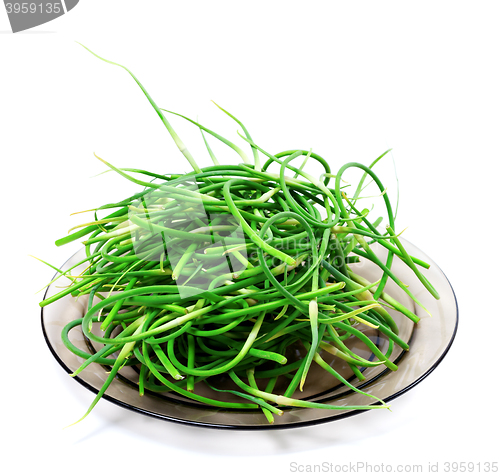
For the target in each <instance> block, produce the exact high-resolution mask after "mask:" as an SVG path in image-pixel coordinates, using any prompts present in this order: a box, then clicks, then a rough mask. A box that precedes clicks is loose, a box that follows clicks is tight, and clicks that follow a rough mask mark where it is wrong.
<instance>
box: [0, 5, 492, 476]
mask: <svg viewBox="0 0 500 476" xmlns="http://www.w3.org/2000/svg"><path fill="white" fill-rule="evenodd" d="M499 17H500V7H499V6H498V3H497V2H488V1H481V2H460V1H455V2H435V1H434V2H425V1H420V2H401V1H399V2H388V1H376V2H374V1H370V2H365V1H357V2H337V1H310V2H307V3H306V2H294V1H287V2H282V1H267V2H262V1H256V0H254V1H252V2H242V1H231V2H229V1H185V2H172V1H168V2H160V1H145V0H143V1H141V2H138V1H135V2H132V1H125V0H120V1H118V0H107V1H106V2H102V1H98V0H82V1H81V2H80V4H79V5H78V6H77V7H76V8H75V9H74V10H72V11H71V12H69V13H68V14H67V15H64V16H63V17H61V18H58V19H57V20H55V21H53V22H51V23H47V24H45V25H41V26H39V27H37V28H34V29H32V30H29V31H27V32H24V33H18V34H12V33H10V25H9V23H8V19H7V15H6V13H5V10H4V9H3V6H0V68H1V70H0V160H1V184H2V195H3V203H2V212H1V215H2V225H1V226H2V234H1V238H0V240H1V252H2V261H1V263H2V267H1V276H2V278H1V279H2V313H1V319H2V321H1V322H2V324H1V335H2V344H1V345H2V357H3V359H2V360H3V372H2V382H1V389H2V391H1V393H0V398H1V408H2V430H3V431H2V433H3V435H4V436H6V437H7V441H6V442H5V441H4V443H2V447H1V451H2V453H3V456H2V458H1V459H0V461H1V463H0V464H1V465H5V466H6V467H7V466H10V465H12V464H13V465H14V467H12V466H10V468H11V469H9V470H8V474H20V473H21V470H26V469H31V471H32V472H31V474H34V471H37V472H38V471H40V470H41V469H42V468H48V469H50V471H51V473H52V474H55V475H59V474H69V472H71V473H72V474H92V473H93V472H96V471H98V472H99V473H100V474H111V473H109V472H110V471H112V472H113V474H120V473H121V474H125V473H127V474H132V472H133V471H139V470H141V474H153V470H154V471H155V474H161V475H164V474H172V472H173V471H175V472H176V473H177V472H180V471H182V474H194V473H195V471H196V472H198V471H203V470H208V469H210V470H211V471H213V472H215V471H217V472H218V473H220V474H232V473H234V472H238V473H240V474H243V475H246V474H252V475H255V474H289V473H290V469H291V466H290V465H291V463H293V462H295V463H297V464H301V465H306V464H321V463H323V462H331V463H335V464H349V463H350V462H357V461H362V462H367V463H369V464H372V465H376V464H381V463H384V464H386V465H387V464H391V465H393V466H395V465H396V464H399V463H403V464H422V465H423V467H424V471H427V468H428V463H429V462H432V463H436V462H439V463H440V464H441V465H443V464H444V463H445V462H446V461H457V462H459V461H467V462H487V461H498V459H499V458H498V449H497V445H496V443H497V442H498V434H497V431H498V430H497V428H498V423H499V418H498V390H499V385H498V377H497V367H498V365H497V359H498V350H497V349H498V335H499V325H498V318H499V317H500V316H499V312H498V304H497V297H498V285H499V281H498V271H497V265H498V263H499V259H498V248H497V242H496V240H497V239H498V233H497V232H498V228H499V227H498V213H499V206H498V205H499V200H498V188H499V187H498V175H499V171H500V170H499V169H500V168H499V165H498V164H499V160H500V140H499V126H500V116H499V111H500V92H499V84H500V69H499V62H498V58H499V49H500V29H499V28H498V23H499ZM75 41H79V42H81V43H83V44H85V45H86V46H88V47H89V48H91V49H93V50H95V51H96V52H97V53H98V54H100V55H102V56H104V57H106V58H109V59H112V60H114V61H117V62H121V63H123V64H125V65H127V66H128V67H129V68H130V69H131V70H132V71H134V72H135V73H136V75H137V76H138V77H139V78H140V79H141V81H142V82H143V84H144V85H145V86H146V88H147V89H148V90H149V92H150V93H151V95H152V96H153V97H154V98H155V99H156V101H157V103H158V104H159V105H160V106H161V107H166V108H169V109H172V110H174V111H178V112H181V113H184V114H186V115H187V116H189V117H192V118H195V119H196V117H199V119H200V121H202V122H204V123H205V124H207V125H208V126H209V127H213V128H214V129H216V130H218V131H221V132H222V134H223V135H227V136H229V137H231V138H236V139H235V140H237V139H238V138H237V135H236V130H237V128H236V125H235V124H234V123H232V122H231V120H230V119H228V118H227V117H224V115H223V114H222V113H220V112H219V111H218V110H217V108H216V107H215V106H213V105H212V103H211V102H210V100H215V101H216V102H218V103H219V104H220V105H221V106H223V107H225V108H227V109H228V110H230V111H231V112H232V113H233V114H235V115H236V116H237V117H238V118H240V119H241V120H243V122H244V123H245V125H246V126H247V127H248V128H249V130H250V132H251V133H252V136H253V137H254V139H255V140H256V141H257V142H258V143H259V144H261V145H262V146H263V147H264V148H266V149H267V150H270V151H272V152H277V151H279V150H284V149H291V148H305V149H309V148H313V150H314V151H315V152H317V153H319V154H321V155H323V156H324V157H326V158H327V159H328V161H329V162H330V164H331V166H332V169H334V170H335V169H338V168H339V167H340V166H341V164H343V163H344V162H346V161H352V160H355V161H359V162H362V163H365V164H369V163H370V162H371V161H372V160H373V159H374V158H376V157H377V156H378V155H380V153H382V152H383V151H384V150H386V149H387V148H389V147H390V148H392V149H393V152H392V156H391V158H390V159H389V160H388V161H387V164H388V165H389V167H388V169H387V170H388V173H389V176H390V172H391V170H392V167H393V164H392V160H394V162H395V164H396V168H397V173H398V177H399V183H400V187H401V194H400V209H399V215H398V230H399V231H401V230H402V229H403V228H405V227H408V229H407V230H406V231H405V232H404V235H403V236H404V237H405V238H407V239H408V240H410V241H411V242H413V243H415V244H416V245H417V246H419V247H420V248H421V249H422V250H424V251H425V252H426V253H427V254H428V255H429V256H431V257H432V258H433V259H434V260H435V261H436V262H437V263H438V264H439V266H440V267H441V268H442V269H443V270H444V272H445V273H446V275H447V276H448V278H449V280H450V282H451V283H452V284H453V286H454V289H455V292H456V294H457V298H458V303H459V307H460V325H459V330H458V334H457V337H456V340H455V343H454V345H453V347H452V348H451V350H450V352H449V354H448V355H447V356H446V358H445V359H444V361H443V362H442V363H441V364H440V365H439V367H438V368H437V369H436V370H435V371H434V372H433V373H432V374H431V375H430V376H429V377H428V378H427V379H425V380H424V381H423V382H422V383H420V384H419V385H418V386H417V387H416V388H414V389H413V390H411V391H410V392H409V393H407V394H405V395H404V396H402V397H400V398H398V399H396V400H395V401H394V402H393V404H392V413H389V412H383V411H372V412H368V413H364V414H361V415H358V416H355V417H352V418H348V419H345V420H342V421H339V422H333V423H329V424H324V425H319V426H316V427H312V428H304V429H296V430H286V431H267V432H251V433H250V432H230V431H215V430H208V429H202V428H192V427H187V426H181V425H176V424H171V423H167V422H162V421H157V420H154V419H150V418H147V417H145V416H142V415H138V414H135V413H132V412H129V411H127V410H124V409H122V408H119V407H116V406H114V405H113V404H111V403H109V402H106V401H104V400H102V401H101V402H100V403H99V404H98V405H97V407H96V408H95V409H94V411H93V412H92V413H91V414H90V416H89V417H88V418H87V419H86V420H84V421H83V422H82V423H80V424H78V425H76V426H73V427H71V428H68V429H65V430H63V427H65V426H66V425H67V424H69V423H71V422H73V421H75V420H76V419H77V418H79V417H80V416H81V415H82V414H83V413H84V412H85V410H86V409H87V407H88V405H89V404H90V402H91V400H92V399H93V394H91V393H90V392H88V391H87V390H86V389H84V388H83V387H81V386H80V385H79V384H78V383H77V382H74V381H72V380H71V378H70V377H68V376H67V375H66V374H65V372H64V371H63V370H62V368H60V367H59V365H58V364H57V363H56V361H55V360H54V359H53V357H52V355H51V354H50V352H49V350H48V349H47V347H46V345H45V342H44V339H43V336H42V333H41V328H40V318H39V313H40V309H39V307H38V302H39V301H40V300H41V296H42V294H41V293H38V294H35V293H36V291H38V290H39V289H40V288H42V287H43V285H44V284H45V283H47V282H48V281H49V280H50V278H51V277H52V274H53V271H52V270H51V269H50V268H47V267H46V266H44V265H43V264H41V263H40V262H38V261H36V260H34V259H33V258H30V257H29V256H28V255H34V256H37V257H39V258H42V259H44V260H47V261H49V262H51V263H53V264H55V265H60V264H62V263H63V262H64V261H65V260H66V258H67V257H69V256H70V255H71V254H73V252H74V251H76V250H77V249H78V248H79V247H80V245H79V244H78V243H75V244H71V245H68V246H66V247H62V248H56V247H55V246H54V244H53V243H54V240H55V239H57V238H60V237H62V236H64V235H65V234H66V233H67V230H68V229H69V228H70V227H71V226H74V225H76V224H78V223H79V222H80V220H81V216H80V217H70V216H69V215H70V213H72V212H75V211H79V210H84V209H87V208H92V207H94V206H98V205H100V204H102V203H105V202H109V201H113V200H115V199H117V198H121V197H126V196H128V195H130V193H128V192H129V191H131V190H136V189H135V188H134V187H133V186H132V187H131V186H130V184H128V182H126V181H125V180H123V179H121V178H119V177H115V176H113V175H112V174H105V175H102V176H98V177H94V178H92V176H94V175H96V174H99V173H100V172H102V171H103V170H105V167H104V165H102V164H101V163H100V162H99V161H98V160H97V159H95V158H94V156H93V153H94V152H95V153H96V154H98V155H100V156H101V157H104V158H105V159H107V160H109V161H110V162H111V163H113V164H115V165H117V166H122V167H127V166H129V167H130V166H132V167H134V166H135V167H139V166H140V167H143V168H145V169H150V170H154V171H158V172H170V171H172V170H176V171H179V170H180V171H182V170H185V171H188V170H189V165H188V164H187V162H185V159H184V158H183V157H182V155H181V154H180V153H179V152H178V151H177V150H176V148H175V145H174V144H173V143H172V140H171V139H170V137H169V136H168V133H167V131H166V130H165V129H164V127H163V125H162V124H161V122H160V121H159V119H158V117H157V116H156V115H155V113H154V111H153V110H152V109H151V107H150V106H149V104H148V103H147V101H146V99H145V98H144V96H143V95H142V93H141V92H140V90H139V89H138V87H137V86H136V84H135V83H134V82H133V80H132V79H131V78H130V77H129V76H128V75H127V73H126V72H125V71H124V70H122V69H120V68H117V67H114V66H111V65H108V64H106V63H103V62H101V61H99V60H97V59H96V58H94V57H93V56H92V55H90V54H89V53H88V52H87V51H85V50H84V49H83V48H82V47H81V46H79V45H78V44H77V43H75ZM172 123H173V124H174V125H175V127H176V129H177V130H178V132H179V134H180V135H181V137H182V138H183V139H184V141H185V142H186V143H188V145H189V146H190V148H191V149H192V152H193V155H195V157H196V158H197V159H199V162H200V164H202V165H206V164H208V160H207V159H206V154H205V153H203V149H202V147H201V145H200V143H199V141H200V136H199V132H198V131H197V130H196V129H193V128H191V127H188V126H187V125H186V124H185V123H183V122H181V121H179V120H172ZM191 144H192V145H191ZM217 150H219V149H217ZM220 151H221V152H220V153H221V154H222V160H224V161H226V162H230V163H237V162H238V160H237V157H235V156H234V154H232V153H226V152H224V149H220ZM224 154H225V155H224ZM203 157H204V158H203ZM381 170H382V169H381ZM389 181H390V180H389ZM389 192H390V193H392V194H394V188H390V189H389ZM491 431H493V433H492V435H491V434H490V432H491ZM140 468H145V469H140ZM304 469H305V468H304ZM6 474H7V473H6Z"/></svg>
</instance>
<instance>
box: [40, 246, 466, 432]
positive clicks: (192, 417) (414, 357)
mask: <svg viewBox="0 0 500 476" xmlns="http://www.w3.org/2000/svg"><path fill="white" fill-rule="evenodd" d="M401 241H403V243H404V245H405V247H406V249H407V251H408V253H409V254H410V255H412V256H415V257H417V258H420V259H423V260H424V261H426V262H427V263H429V264H430V265H431V266H430V268H429V269H428V270H425V269H423V268H421V271H422V273H423V274H424V275H425V276H426V277H427V279H429V281H430V282H431V283H432V284H433V285H434V287H435V288H436V289H437V291H438V292H439V294H440V296H441V299H440V300H435V299H434V298H433V297H432V296H431V295H430V294H429V293H428V292H427V290H426V289H425V288H424V287H423V286H422V284H421V283H420V282H419V281H418V279H417V278H416V277H415V275H414V274H413V272H412V271H411V270H410V269H409V268H408V267H407V266H406V265H405V264H404V263H402V262H401V261H400V260H399V259H397V258H395V259H394V263H393V266H392V269H393V271H394V272H395V274H396V275H397V276H398V277H399V278H400V279H401V281H402V282H403V283H405V284H407V285H408V286H409V288H410V289H411V291H412V292H413V294H414V295H415V296H416V297H417V298H418V299H419V300H420V301H421V302H422V303H423V305H424V306H425V307H426V309H427V310H428V311H429V312H430V314H431V316H429V315H428V314H427V313H426V312H425V311H424V310H422V309H420V308H418V307H415V306H414V305H413V301H411V300H410V299H409V298H408V296H407V295H406V293H404V292H403V291H402V290H401V289H400V288H399V287H397V286H396V285H394V283H392V281H391V280H389V282H388V283H387V286H386V291H387V292H388V293H389V294H390V295H392V296H393V297H395V298H396V299H398V300H399V301H400V302H402V303H403V304H405V305H406V306H407V307H408V308H409V309H410V310H412V311H413V312H414V313H415V314H417V315H418V316H419V317H421V320H420V321H419V323H418V324H416V325H414V324H413V322H412V321H410V320H409V319H408V318H406V317H405V316H403V315H402V314H400V313H398V312H395V311H391V310H389V312H390V313H391V315H392V316H393V318H394V320H395V321H396V323H397V324H398V327H399V329H400V337H402V338H403V339H404V340H405V341H406V342H409V344H410V350H409V351H408V352H405V351H402V350H401V348H400V347H399V346H397V345H395V346H394V350H393V352H392V354H391V358H390V359H391V360H392V361H394V362H396V363H397V365H398V370H397V371H390V370H387V369H386V368H385V367H383V368H382V366H378V367H370V368H368V369H365V371H364V372H363V374H364V376H365V380H364V381H363V382H360V381H359V380H358V379H357V378H355V377H354V376H353V375H352V373H350V369H349V367H346V366H344V365H343V361H340V360H336V359H335V357H333V356H331V355H330V354H326V353H324V354H323V358H324V359H325V360H327V361H328V362H329V363H330V364H331V365H332V366H334V367H335V368H336V369H337V370H338V371H339V372H340V373H341V374H343V376H344V377H345V378H348V379H350V381H351V383H352V384H353V385H354V386H356V387H358V388H363V390H364V391H365V392H368V393H370V394H372V395H374V396H376V397H378V398H381V399H382V400H384V401H385V402H389V401H391V400H393V399H394V398H396V397H398V396H399V395H401V394H403V393H404V392H406V391H408V390H410V389H411V388H413V387H414V386H415V385H416V384H418V383H419V382H421V381H422V380H423V379H424V378H425V377H426V376H427V375H429V374H430V373H431V372H432V371H433V370H434V369H435V368H436V367H437V365H438V364H439V363H440V362H441V360H442V359H443V357H444V356H445V355H446V353H447V352H448V350H449V348H450V346H451V344H452V343H453V339H454V337H455V334H456V330H457V326H458V306H457V302H456V298H455V294H454V292H453V289H452V287H451V285H450V283H449V282H448V280H447V278H446V276H445V275H444V273H443V272H442V271H441V270H440V269H439V267H438V266H437V265H436V264H435V263H434V262H433V261H432V260H431V259H430V258H429V257H428V256H427V255H425V254H424V253H423V252H422V251H420V250H419V249H418V248H417V247H415V246H414V245H412V244H411V243H409V242H407V241H405V240H401ZM373 249H374V251H375V252H376V253H377V255H379V256H380V257H381V258H384V255H386V250H385V248H383V247H381V246H380V245H377V246H375V247H374V248H373ZM82 257H84V250H83V249H82V250H81V251H79V252H78V253H76V254H75V255H73V256H72V257H71V258H70V259H69V260H68V261H67V262H66V263H65V264H64V266H63V267H62V269H68V268H69V267H71V266H72V265H74V264H75V263H77V262H78V261H79V260H80V259H81V258H82ZM351 267H352V268H353V271H355V272H356V273H357V274H360V275H362V276H363V277H365V278H366V279H368V280H370V281H371V282H373V281H376V280H377V279H379V277H380V271H379V269H378V268H377V267H375V266H374V265H373V264H372V263H371V262H369V261H364V260H362V261H361V262H360V263H357V264H355V265H352V266H351ZM62 279H64V278H61V279H59V280H58V281H56V282H55V283H54V284H53V285H51V286H49V287H48V289H47V291H46V293H45V298H47V297H50V296H52V295H54V294H55V293H57V291H58V288H56V286H61V281H62ZM85 308H86V301H85V300H84V299H80V300H78V301H77V300H75V299H74V298H72V297H71V296H66V297H65V298H63V299H61V300H59V301H56V302H54V303H52V304H50V305H49V306H47V307H45V308H43V309H42V330H43V334H44V337H45V340H46V342H47V345H48V346H49V349H50V350H51V352H52V354H53V355H54V357H55V358H56V360H57V361H58V362H59V363H60V364H61V366H62V367H63V368H64V369H65V370H66V371H67V372H68V373H72V372H74V371H75V370H76V369H77V368H78V367H79V366H80V365H81V364H82V362H83V361H84V359H82V358H81V357H78V356H76V355H74V354H73V353H72V352H70V351H69V350H68V349H67V348H66V347H65V345H64V344H63V342H62V340H61V330H62V329H63V327H64V326H65V325H66V324H67V323H69V322H71V321H72V320H74V319H78V318H80V317H82V316H83V314H84V310H85ZM370 332H371V335H370V338H371V339H372V340H373V341H374V342H375V343H376V344H377V346H378V347H379V348H381V350H382V351H384V346H386V344H387V342H386V341H385V338H384V336H383V335H381V334H379V333H378V332H377V331H373V330H370ZM70 338H71V340H72V342H73V343H75V344H76V345H77V346H78V347H80V348H81V349H84V350H85V351H87V352H88V350H89V347H88V346H87V343H86V341H85V339H84V337H83V334H82V333H81V331H80V330H79V329H78V328H75V329H73V330H72V331H71V332H70ZM358 346H359V344H358ZM354 350H355V351H356V352H357V353H358V354H359V355H361V356H363V357H365V358H367V359H370V358H372V357H373V356H372V355H371V354H370V353H369V352H367V349H366V348H365V349H363V348H356V349H354ZM108 370H109V368H107V367H105V366H101V365H98V364H91V365H90V366H89V367H87V368H86V369H85V370H84V371H83V372H81V373H80V374H79V375H78V376H76V377H73V378H75V379H76V380H77V381H78V382H79V383H81V384H82V385H83V386H84V387H86V388H88V389H89V390H91V391H92V392H94V393H97V392H98V391H99V389H100V388H101V386H102V384H103V383H104V381H105V380H106V377H107V371H108ZM136 382H137V372H136V370H134V369H133V368H130V367H125V368H124V369H123V370H122V371H120V374H119V378H115V380H114V381H113V382H112V384H111V385H110V386H109V388H108V390H107V391H106V393H105V395H104V396H103V398H105V399H106V400H108V401H110V402H113V403H115V404H117V405H120V406H122V407H125V408H127V409H129V410H133V411H136V412H139V413H142V414H145V415H148V416H151V417H155V418H159V419H163V420H168V421H173V422H176V423H183V424H188V425H196V426H205V427H212V428H226V429H242V430H267V429H284V428H293V427H300V426H307V425H314V424H318V423H325V422H328V421H332V420H338V419H341V418H345V417H348V416H352V415H354V414H357V413H361V411H360V410H323V409H311V408H286V409H284V414H283V415H281V416H276V417H275V422H274V424H272V425H271V424H269V423H268V422H267V420H266V419H265V417H264V415H263V414H262V412H261V411H260V410H255V411H246V412H243V411H241V410H234V409H220V408H214V407H209V406H206V405H203V404H200V403H196V402H192V401H189V400H186V399H185V398H183V397H182V396H178V395H173V394H171V393H168V394H161V395H159V394H155V393H152V392H147V393H146V394H145V395H143V396H140V395H139V392H138V389H137V384H136ZM219 383H223V382H219ZM195 390H196V391H198V392H200V393H203V394H204V395H206V396H211V397H213V398H217V399H221V398H222V397H221V395H224V396H227V398H231V397H232V395H231V394H228V393H225V394H221V393H218V392H213V391H212V390H210V389H208V388H207V387H203V388H201V387H200V388H196V389H195ZM275 391H276V393H279V388H276V389H275ZM294 397H296V398H302V399H304V398H305V399H308V400H311V401H317V402H322V403H330V404H333V405H339V406H346V405H370V404H372V403H373V402H374V400H373V399H370V398H368V397H365V396H363V395H361V394H359V393H356V392H353V391H350V390H349V389H347V390H346V387H345V386H343V385H339V382H338V381H337V380H336V379H334V378H333V377H331V376H330V375H329V374H327V373H326V372H325V371H323V370H320V369H319V367H318V366H317V365H316V364H313V366H311V370H310V373H309V374H308V377H307V381H306V385H305V387H304V392H301V393H298V392H297V394H295V395H294ZM89 404H90V401H89ZM363 411H366V410H363ZM375 411H384V410H375Z"/></svg>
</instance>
